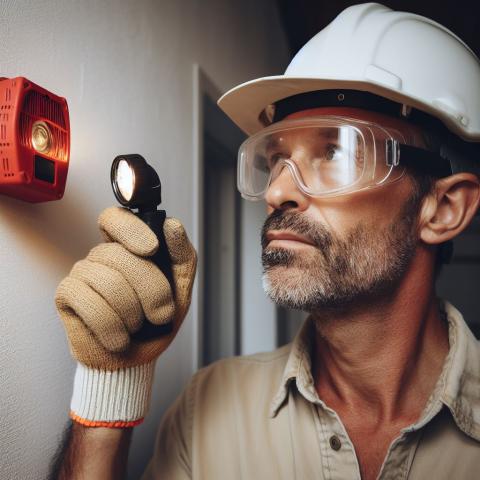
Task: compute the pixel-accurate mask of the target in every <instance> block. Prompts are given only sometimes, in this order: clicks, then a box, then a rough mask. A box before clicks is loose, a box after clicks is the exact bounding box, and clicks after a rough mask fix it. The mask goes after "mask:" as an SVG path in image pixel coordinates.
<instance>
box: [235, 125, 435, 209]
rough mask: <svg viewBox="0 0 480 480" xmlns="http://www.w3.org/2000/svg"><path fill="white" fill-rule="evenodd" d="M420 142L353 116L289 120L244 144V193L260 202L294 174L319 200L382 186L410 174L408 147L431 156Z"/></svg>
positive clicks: (239, 180) (241, 169) (240, 160)
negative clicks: (405, 158)
mask: <svg viewBox="0 0 480 480" xmlns="http://www.w3.org/2000/svg"><path fill="white" fill-rule="evenodd" d="M417 143H418V142H417V141H416V139H415V138H413V135H412V136H410V137H408V136H406V135H405V134H403V133H400V132H399V131H397V130H395V129H392V128H384V127H382V126H380V125H377V124H375V123H371V122H367V121H363V120H357V119H351V118H347V117H337V116H322V117H307V118H301V119H288V120H283V121H280V122H277V123H275V124H273V125H271V126H269V127H267V128H265V129H264V130H262V131H260V132H258V133H257V134H255V135H253V136H251V137H249V138H248V139H247V140H245V142H243V144H242V145H241V146H240V149H239V153H238V172H237V184H238V189H239V190H240V193H241V194H242V196H243V197H244V198H246V199H248V200H260V199H262V198H264V197H265V194H266V192H267V190H268V188H269V186H270V185H271V184H272V183H274V182H275V181H277V180H278V179H279V177H281V176H283V175H291V177H293V180H294V181H295V184H296V185H297V187H298V188H299V189H300V190H301V191H302V192H303V193H304V194H306V195H309V196H314V197H333V196H338V195H344V194H348V193H352V192H357V191H359V190H364V189H369V188H375V187H379V186H381V185H386V184H388V183H392V182H395V181H397V180H399V179H400V178H402V176H403V175H404V173H405V166H406V163H404V162H402V163H401V162H400V150H401V149H402V154H403V153H404V152H406V151H407V149H408V153H412V152H414V151H417V152H418V151H419V150H420V151H421V152H427V151H426V150H423V149H420V148H417V147H415V146H414V145H415V144H417ZM427 153H428V152H427ZM415 156H416V157H417V158H418V153H417V155H415ZM402 160H403V156H402Z"/></svg>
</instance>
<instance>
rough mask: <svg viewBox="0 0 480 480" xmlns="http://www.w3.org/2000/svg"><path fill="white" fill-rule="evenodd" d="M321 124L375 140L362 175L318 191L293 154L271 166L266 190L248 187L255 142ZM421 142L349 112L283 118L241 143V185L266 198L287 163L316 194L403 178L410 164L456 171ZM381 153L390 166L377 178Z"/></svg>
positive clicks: (248, 194) (439, 173)
mask: <svg viewBox="0 0 480 480" xmlns="http://www.w3.org/2000/svg"><path fill="white" fill-rule="evenodd" d="M321 127H325V128H340V127H350V128H353V129H356V130H357V131H359V132H360V133H361V135H362V140H363V141H365V140H364V135H367V136H370V141H373V146H374V148H373V149H372V148H370V149H369V151H368V152H367V151H364V159H367V157H368V155H373V156H374V158H373V159H370V164H369V167H370V169H368V168H367V169H366V168H364V169H363V171H362V173H361V177H360V178H358V179H357V180H355V181H353V182H352V183H350V184H348V185H344V186H339V187H338V188H334V189H332V190H328V191H325V192H318V191H314V189H312V188H310V187H309V186H307V185H306V184H305V182H304V181H303V179H302V174H301V172H300V168H299V166H298V165H297V163H296V162H295V161H294V160H293V159H292V158H285V159H282V160H280V161H279V162H278V163H277V164H276V165H275V166H274V167H273V168H272V169H271V170H270V173H269V176H268V180H267V181H266V183H265V188H264V189H263V190H262V191H258V192H256V193H255V192H252V190H251V189H250V190H249V189H248V188H247V184H248V181H247V177H248V169H249V168H250V169H253V168H255V167H254V166H253V165H252V162H253V160H252V158H251V157H252V148H253V151H255V150H254V148H255V145H257V144H259V143H260V141H261V140H262V139H264V138H267V137H268V136H270V135H274V134H275V133H282V132H287V131H294V130H299V129H305V128H321ZM380 137H382V138H380ZM379 142H381V143H383V152H382V151H378V145H377V144H378V143H379ZM418 144H419V141H418V138H415V135H414V134H410V135H409V134H403V133H401V132H399V131H398V130H396V129H395V128H393V127H384V126H382V125H379V124H378V123H375V122H370V121H366V120H361V119H356V118H351V117H348V116H341V115H322V116H317V117H302V118H299V119H287V120H281V121H279V122H276V123H274V124H272V125H270V126H268V127H266V128H265V129H263V130H261V131H260V132H257V133H256V134H254V135H252V136H251V137H249V138H247V139H246V140H245V141H244V142H243V143H242V145H241V146H240V148H239V152H238V163H237V165H238V168H237V187H238V190H239V191H240V193H241V195H242V197H243V198H245V199H247V200H253V201H258V200H262V199H263V198H264V197H265V194H266V192H267V191H268V189H269V187H270V185H271V184H272V179H273V181H274V180H275V179H276V178H277V176H278V174H279V170H282V169H283V168H285V167H287V168H288V170H289V171H290V174H291V175H292V178H293V180H294V182H295V184H296V186H297V188H298V189H299V190H300V191H301V192H302V193H303V194H305V195H308V196H311V197H316V198H329V197H337V196H341V195H348V194H351V193H355V192H358V191H363V190H368V189H372V188H378V187H381V186H384V185H387V184H390V183H393V182H396V181H399V180H400V179H401V178H403V176H404V174H405V171H406V167H409V168H413V169H415V170H417V171H420V172H422V173H425V174H429V175H433V176H436V177H445V176H448V175H451V174H452V167H451V165H450V162H449V161H448V160H447V159H446V158H444V157H443V156H441V154H440V153H439V152H433V151H431V150H427V149H426V148H425V147H421V146H418ZM249 149H250V150H249ZM248 155H250V156H248ZM377 156H378V157H379V158H381V159H383V160H384V161H385V165H384V167H388V171H387V172H386V174H385V175H383V177H381V178H379V179H375V172H373V175H372V168H373V171H375V169H376V168H377V164H376V162H377ZM248 162H250V164H248ZM372 164H373V167H372ZM397 169H398V170H397ZM395 170H397V173H398V175H397V176H393V177H392V172H394V171H395ZM251 175H253V173H251ZM365 175H367V177H368V175H370V176H371V177H370V178H366V179H365V178H364V177H365Z"/></svg>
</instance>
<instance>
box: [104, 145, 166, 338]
mask: <svg viewBox="0 0 480 480" xmlns="http://www.w3.org/2000/svg"><path fill="white" fill-rule="evenodd" d="M122 161H123V162H126V163H127V165H128V167H129V168H130V169H131V170H132V172H133V173H132V177H131V178H132V179H133V182H134V184H133V185H132V190H131V192H130V196H129V197H128V198H125V197H124V195H123V191H122V189H121V188H119V185H118V183H117V173H118V171H117V169H118V166H119V164H120V162H122ZM110 180H111V182H112V188H113V193H114V194H115V197H116V198H117V200H118V201H119V202H120V204H121V205H123V206H124V207H127V208H128V209H129V210H130V211H132V210H133V209H138V211H137V212H133V211H132V213H134V214H135V215H136V216H137V217H138V218H140V219H141V220H142V221H143V222H144V223H146V224H147V225H148V226H149V227H150V229H151V230H152V231H153V233H155V235H156V236H157V239H158V244H159V246H158V250H157V251H156V253H155V254H154V255H152V256H151V257H148V258H149V260H151V261H152V262H153V263H154V264H155V265H156V266H157V267H158V268H159V269H160V270H161V271H162V273H163V274H164V275H165V277H166V278H167V280H168V282H169V284H170V287H171V289H172V295H173V297H175V288H174V282H173V272H172V263H171V260H170V255H169V253H168V248H167V242H166V241H165V235H164V233H163V224H164V223H165V219H166V217H167V215H166V213H165V210H157V206H158V205H160V203H161V202H162V194H161V183H160V178H159V177H158V174H157V172H156V171H155V169H154V168H153V167H152V166H150V165H149V164H148V163H147V162H146V160H145V159H144V158H143V157H142V156H141V155H138V154H136V153H134V154H128V155H119V156H118V157H116V158H115V159H114V160H113V163H112V168H111V170H110ZM172 331H173V320H171V321H170V322H169V323H165V324H162V325H156V324H154V323H152V322H150V321H149V319H148V318H146V319H145V321H144V323H143V325H142V328H141V329H140V330H139V331H137V332H135V333H134V334H132V338H134V339H136V340H148V339H151V338H155V337H159V336H161V335H166V334H169V333H171V332H172Z"/></svg>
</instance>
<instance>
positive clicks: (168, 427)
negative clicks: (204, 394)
mask: <svg viewBox="0 0 480 480" xmlns="http://www.w3.org/2000/svg"><path fill="white" fill-rule="evenodd" d="M195 383H196V376H195V375H194V376H193V377H192V379H191V380H190V382H189V384H188V385H187V387H186V388H185V390H184V391H183V392H182V393H181V394H180V395H179V397H177V399H176V400H175V402H174V403H173V404H172V405H171V406H170V407H169V409H168V410H167V411H166V413H165V415H164V416H163V418H162V421H161V423H160V426H159V428H158V431H157V437H156V441H155V448H154V452H153V456H152V458H151V460H150V462H149V464H148V466H147V468H146V470H145V472H144V474H143V476H142V479H141V480H166V479H168V480H190V479H191V478H192V468H191V459H192V422H193V419H192V417H193V410H194V400H193V399H194V390H195Z"/></svg>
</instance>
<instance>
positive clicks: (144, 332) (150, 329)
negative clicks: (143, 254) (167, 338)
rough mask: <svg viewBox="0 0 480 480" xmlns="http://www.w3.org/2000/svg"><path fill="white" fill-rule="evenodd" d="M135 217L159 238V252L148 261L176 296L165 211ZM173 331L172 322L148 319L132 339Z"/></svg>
mask: <svg viewBox="0 0 480 480" xmlns="http://www.w3.org/2000/svg"><path fill="white" fill-rule="evenodd" d="M135 215H136V216H137V217H139V218H140V219H141V220H142V221H143V222H145V223H146V224H147V225H148V226H149V227H150V229H151V230H152V231H153V233H155V235H156V236H157V239H158V250H157V251H156V252H155V254H154V255H152V256H151V257H148V259H149V260H151V261H152V262H153V263H155V265H156V266H157V267H158V268H159V269H160V270H161V271H162V273H163V274H164V275H165V277H167V280H168V283H169V284H170V287H171V289H172V294H173V295H175V290H174V283H173V272H172V262H171V260H170V255H169V254H168V248H167V242H166V241H165V235H164V233H163V224H164V222H165V219H166V218H167V214H166V212H165V210H148V211H139V212H137V213H135ZM172 330H173V322H172V321H170V322H169V323H166V324H163V325H156V324H154V323H152V322H150V321H149V320H148V319H146V321H145V322H144V324H143V326H142V328H141V329H140V330H139V331H138V332H135V333H134V334H133V335H132V338H135V339H136V340H148V339H149V338H154V337H158V336H160V335H166V334H168V333H171V332H172Z"/></svg>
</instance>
